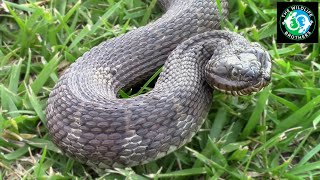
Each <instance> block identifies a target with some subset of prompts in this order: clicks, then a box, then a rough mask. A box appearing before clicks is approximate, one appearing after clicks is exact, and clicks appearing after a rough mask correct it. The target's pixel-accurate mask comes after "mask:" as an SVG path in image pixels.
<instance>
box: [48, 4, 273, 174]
mask: <svg viewBox="0 0 320 180" xmlns="http://www.w3.org/2000/svg"><path fill="white" fill-rule="evenodd" d="M160 3H161V5H162V6H163V7H164V8H165V10H166V13H165V14H164V15H163V16H162V17H161V18H160V19H158V20H157V21H155V22H153V23H150V24H148V25H147V26H144V27H141V28H138V29H135V30H132V31H130V32H128V33H126V34H124V35H122V36H120V37H117V38H114V39H111V40H108V41H105V42H103V43H101V44H100V45H98V46H96V47H94V48H92V49H91V50H90V51H89V52H86V53H85V54H84V55H83V56H82V57H80V58H79V59H78V60H77V61H76V62H75V63H73V64H72V65H71V66H70V68H69V69H68V70H66V72H65V73H64V75H63V76H62V77H61V78H60V80H59V82H58V83H57V84H56V86H55V87H54V89H53V91H52V92H51V94H50V97H49V100H48V107H47V109H46V111H47V120H48V123H47V126H48V129H49V133H50V135H51V136H52V139H53V141H54V143H55V144H57V146H58V147H59V148H60V149H61V150H62V151H63V152H64V153H66V154H67V155H69V156H71V157H74V158H76V159H78V160H80V161H81V162H85V163H87V164H89V165H95V166H99V167H100V168H107V167H119V166H135V165H138V164H143V163H147V162H149V161H151V160H154V159H157V158H160V157H163V156H165V155H166V154H168V153H170V152H172V151H174V150H175V149H177V148H179V147H181V146H182V145H184V144H185V143H186V142H188V141H190V139H191V138H192V136H193V135H194V134H195V133H196V132H197V131H198V130H199V128H200V127H201V125H202V123H203V121H204V119H205V118H206V116H207V113H208V111H209V108H210V104H211V101H212V94H211V92H212V88H211V87H214V88H217V89H219V90H222V91H225V92H227V93H231V94H234V95H244V94H250V93H251V92H254V91H259V90H260V89H261V88H262V87H264V86H265V85H267V84H268V82H269V80H270V67H271V63H270V58H269V56H268V54H267V53H266V52H265V51H264V50H263V49H262V48H261V47H260V46H259V45H257V44H250V43H249V42H247V41H246V40H245V39H244V38H243V37H241V36H239V35H236V34H234V33H231V32H226V31H212V32H208V31H211V30H213V29H218V27H219V22H220V20H221V18H223V17H224V16H225V15H226V14H227V10H226V8H227V3H226V2H225V1H221V6H222V12H221V13H219V10H218V8H217V5H216V3H215V2H214V1H212V0H162V1H160ZM190 37H191V38H190ZM187 39H188V40H187ZM181 42H183V43H182V44H181ZM178 44H180V45H179V46H178ZM177 46H178V47H177ZM176 47H177V48H176ZM175 48H176V49H175ZM173 49H175V50H174V51H173V52H172V50H173ZM170 53H171V54H170ZM169 54H170V56H169ZM168 56H169V57H168ZM164 63H165V65H164V67H163V72H162V73H161V74H160V77H159V79H158V81H157V83H156V85H155V87H154V89H153V90H152V91H150V92H149V93H146V94H143V95H140V96H137V97H133V98H129V99H119V98H117V92H118V91H119V89H120V88H123V87H126V88H127V87H132V86H133V85H134V84H136V83H138V82H140V81H141V80H143V79H145V78H146V77H148V76H150V75H152V74H153V73H154V72H155V71H156V70H157V69H158V68H159V67H161V66H162V65H163V64H164ZM210 86H211V87H210Z"/></svg>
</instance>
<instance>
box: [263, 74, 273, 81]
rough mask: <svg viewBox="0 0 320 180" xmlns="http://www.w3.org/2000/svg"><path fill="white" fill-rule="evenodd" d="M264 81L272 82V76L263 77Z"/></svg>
mask: <svg viewBox="0 0 320 180" xmlns="http://www.w3.org/2000/svg"><path fill="white" fill-rule="evenodd" d="M263 79H264V80H266V81H270V80H271V76H270V75H265V76H264V77H263Z"/></svg>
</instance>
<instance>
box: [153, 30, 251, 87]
mask: <svg viewBox="0 0 320 180" xmlns="http://www.w3.org/2000/svg"><path fill="white" fill-rule="evenodd" d="M245 46H247V45H246V44H245V42H242V38H239V36H238V35H236V34H233V33H230V32H227V31H213V32H206V33H202V34H199V35H197V36H195V37H192V38H190V39H189V40H187V41H185V42H184V43H182V44H181V45H179V46H178V47H177V48H176V49H175V50H174V51H173V52H172V54H171V55H170V56H169V58H168V61H167V62H166V63H165V65H164V67H163V71H162V73H161V74H160V76H159V79H158V81H157V84H156V85H155V90H157V89H158V88H159V87H161V88H162V89H163V88H168V89H179V88H177V87H183V88H185V87H184V86H188V88H197V89H200V88H203V87H202V86H203V85H204V84H206V74H205V69H206V65H207V63H208V61H209V60H210V59H211V57H213V56H214V57H218V56H226V55H228V54H232V53H236V52H237V51H240V50H241V49H243V48H244V47H245ZM230 47H238V48H236V49H235V48H230ZM187 79H188V80H189V81H190V80H191V81H197V82H199V83H197V84H194V83H191V82H188V81H186V80H187ZM190 86H192V87H190Z"/></svg>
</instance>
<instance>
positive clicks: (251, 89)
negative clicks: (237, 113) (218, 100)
mask: <svg viewBox="0 0 320 180" xmlns="http://www.w3.org/2000/svg"><path fill="white" fill-rule="evenodd" d="M269 83H270V79H269V78H268V77H267V78H262V79H260V80H259V81H257V83H255V84H254V85H250V86H248V85H247V84H248V83H245V84H246V85H245V86H228V85H226V84H224V85H222V84H219V83H217V84H216V85H214V88H215V89H217V90H219V91H221V92H223V93H226V94H231V95H233V96H244V95H251V94H253V93H256V92H259V91H261V90H262V89H263V88H264V87H266V86H267V85H268V84H269ZM222 87H224V88H222Z"/></svg>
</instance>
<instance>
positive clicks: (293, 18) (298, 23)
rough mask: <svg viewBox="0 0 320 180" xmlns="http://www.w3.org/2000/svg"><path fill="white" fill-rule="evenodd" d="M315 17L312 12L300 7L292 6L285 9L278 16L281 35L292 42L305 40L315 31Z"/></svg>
mask: <svg viewBox="0 0 320 180" xmlns="http://www.w3.org/2000/svg"><path fill="white" fill-rule="evenodd" d="M315 24H316V20H315V16H314V14H313V12H312V11H311V10H310V9H309V8H307V7H305V6H301V5H292V6H290V7H288V8H287V9H285V10H284V11H283V12H282V14H281V16H280V28H281V31H282V33H283V34H284V35H285V36H286V37H288V38H289V39H292V40H297V41H299V40H304V39H307V38H308V37H309V36H310V35H311V34H312V33H313V31H314V29H315V27H316V26H315Z"/></svg>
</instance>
